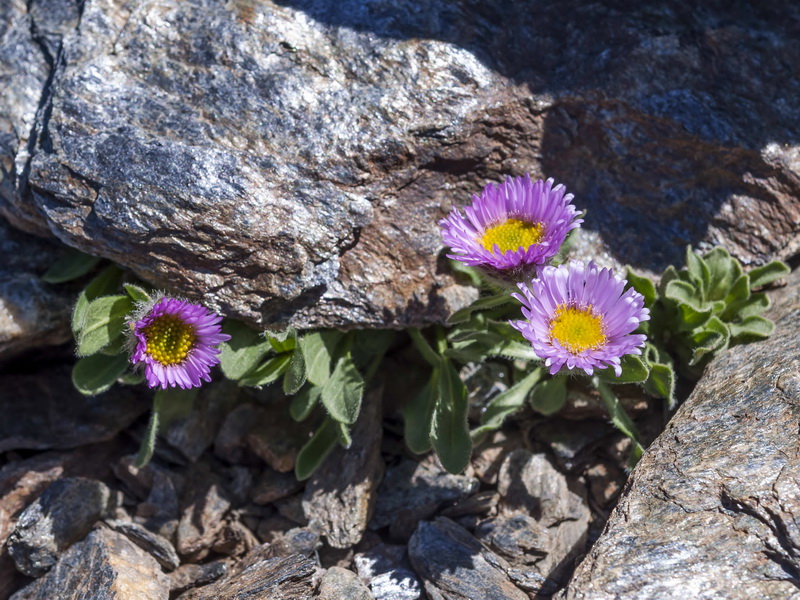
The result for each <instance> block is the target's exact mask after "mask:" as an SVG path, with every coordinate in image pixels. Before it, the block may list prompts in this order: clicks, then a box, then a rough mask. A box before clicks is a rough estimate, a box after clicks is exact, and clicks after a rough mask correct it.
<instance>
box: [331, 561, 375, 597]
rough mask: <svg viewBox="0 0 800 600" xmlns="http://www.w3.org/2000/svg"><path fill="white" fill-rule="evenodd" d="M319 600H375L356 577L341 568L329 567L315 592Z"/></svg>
mask: <svg viewBox="0 0 800 600" xmlns="http://www.w3.org/2000/svg"><path fill="white" fill-rule="evenodd" d="M317 598H319V600H342V599H344V598H347V599H348V600H375V597H374V596H373V595H372V594H371V593H370V591H369V590H368V589H367V587H366V586H365V585H364V584H363V583H361V580H360V579H359V578H358V575H356V574H355V573H353V572H352V571H349V570H347V569H343V568H341V567H331V568H330V569H328V570H327V571H326V572H325V574H324V575H323V576H322V579H321V580H320V583H319V590H318V592H317Z"/></svg>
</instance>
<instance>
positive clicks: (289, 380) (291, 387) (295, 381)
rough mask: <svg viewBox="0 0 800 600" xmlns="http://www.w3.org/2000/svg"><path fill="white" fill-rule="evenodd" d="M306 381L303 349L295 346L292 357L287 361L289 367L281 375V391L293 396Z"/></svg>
mask: <svg viewBox="0 0 800 600" xmlns="http://www.w3.org/2000/svg"><path fill="white" fill-rule="evenodd" d="M305 382H306V361H305V358H304V357H303V351H302V350H301V349H300V348H295V349H294V350H293V351H292V359H291V360H290V361H289V368H288V369H286V373H285V374H284V376H283V393H284V394H286V395H287V396H294V395H295V394H296V393H297V392H298V391H299V390H300V388H301V387H303V384H304V383H305Z"/></svg>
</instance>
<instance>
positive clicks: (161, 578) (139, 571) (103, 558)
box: [11, 527, 169, 600]
mask: <svg viewBox="0 0 800 600" xmlns="http://www.w3.org/2000/svg"><path fill="white" fill-rule="evenodd" d="M168 597H169V579H168V578H167V576H166V575H165V574H164V573H162V571H161V567H160V566H159V565H158V563H157V562H156V560H155V559H154V558H153V557H152V556H150V555H149V554H148V553H147V552H145V551H144V550H142V549H141V548H139V547H138V546H136V545H135V544H134V543H132V542H131V541H130V540H129V539H128V538H127V537H125V536H124V535H122V534H121V533H117V532H115V531H111V530H110V529H107V528H105V527H100V528H98V529H95V530H94V531H92V532H91V533H90V534H89V535H88V536H87V537H86V539H85V540H83V541H81V542H78V543H76V544H75V545H73V546H72V547H71V548H70V549H69V550H67V551H66V552H65V553H64V554H63V555H62V556H61V558H60V559H59V561H58V562H57V563H56V564H55V565H54V566H53V568H52V569H51V570H50V571H49V572H48V573H47V574H46V575H45V576H44V577H41V578H40V579H37V580H36V581H34V582H33V583H31V584H30V585H28V586H27V587H25V588H23V589H21V590H20V591H18V592H17V593H15V594H14V595H13V596H11V600H52V599H53V598H58V599H59V600H85V599H86V598H91V599H92V600H167V598H168Z"/></svg>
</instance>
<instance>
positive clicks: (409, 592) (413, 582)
mask: <svg viewBox="0 0 800 600" xmlns="http://www.w3.org/2000/svg"><path fill="white" fill-rule="evenodd" d="M353 563H354V564H355V567H356V570H357V572H358V576H359V577H360V578H361V580H362V581H364V582H365V583H367V585H368V586H369V589H370V591H371V592H372V595H373V596H375V600H417V599H418V598H421V597H422V596H423V594H424V592H423V590H422V583H420V581H419V579H418V578H417V575H416V574H415V573H414V571H412V570H411V563H410V562H409V561H408V557H407V556H406V546H400V545H394V544H384V543H378V544H377V545H375V546H373V547H371V548H370V549H369V550H366V551H364V552H359V553H358V554H356V555H355V556H354V557H353Z"/></svg>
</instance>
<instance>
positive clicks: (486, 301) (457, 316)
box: [447, 294, 511, 325]
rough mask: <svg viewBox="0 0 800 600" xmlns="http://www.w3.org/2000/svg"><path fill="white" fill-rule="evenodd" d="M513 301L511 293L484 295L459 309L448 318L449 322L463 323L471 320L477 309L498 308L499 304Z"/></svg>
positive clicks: (452, 323)
mask: <svg viewBox="0 0 800 600" xmlns="http://www.w3.org/2000/svg"><path fill="white" fill-rule="evenodd" d="M509 302H511V296H510V295H509V294H497V295H495V296H484V297H483V298H478V299H477V300H475V302H473V303H472V304H470V305H469V306H466V307H464V308H462V309H461V310H457V311H456V312H454V313H453V314H452V315H450V318H449V319H447V322H448V323H449V324H451V325H454V324H456V323H462V322H464V321H467V320H469V318H470V317H471V316H472V313H473V312H475V311H477V310H485V309H489V308H496V307H498V306H502V305H503V304H508V303H509Z"/></svg>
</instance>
